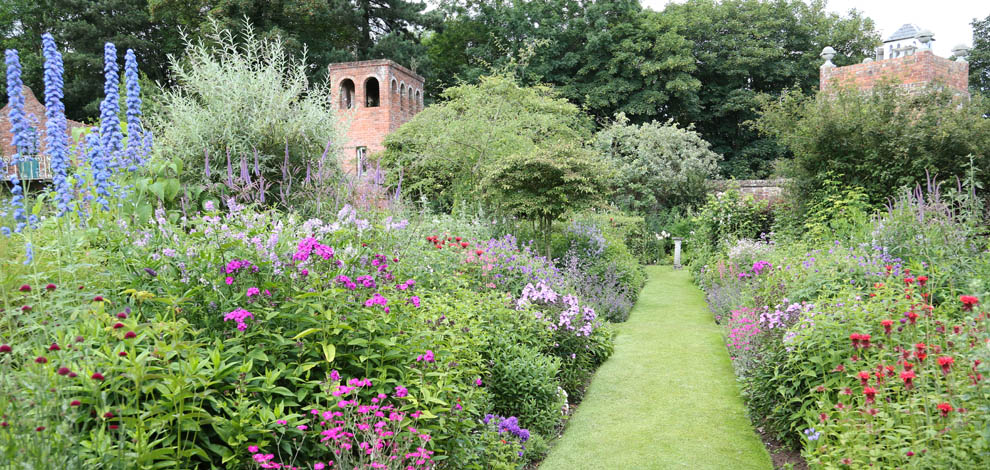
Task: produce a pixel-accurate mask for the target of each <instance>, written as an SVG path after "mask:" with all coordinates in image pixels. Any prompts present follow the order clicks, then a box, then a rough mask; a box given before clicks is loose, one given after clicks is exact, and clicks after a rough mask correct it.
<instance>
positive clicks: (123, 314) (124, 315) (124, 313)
mask: <svg viewBox="0 0 990 470" xmlns="http://www.w3.org/2000/svg"><path fill="white" fill-rule="evenodd" d="M117 318H119V319H121V320H126V319H127V313H126V312H120V313H118V314H117Z"/></svg>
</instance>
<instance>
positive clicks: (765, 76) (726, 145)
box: [657, 0, 879, 178]
mask: <svg viewBox="0 0 990 470" xmlns="http://www.w3.org/2000/svg"><path fill="white" fill-rule="evenodd" d="M668 16H670V17H673V18H667V17H668ZM661 20H663V21H667V22H669V23H670V24H671V26H672V27H673V28H674V31H675V32H676V33H678V34H680V35H681V36H683V37H685V38H686V39H688V40H689V41H690V42H691V44H692V45H693V46H692V56H693V57H694V60H695V64H696V66H697V68H696V70H695V71H694V72H693V73H692V76H693V77H694V78H695V79H697V80H698V81H699V82H700V83H701V87H700V89H698V90H697V98H698V103H697V106H694V107H685V108H684V109H683V112H681V113H677V114H675V115H674V116H673V117H674V118H675V119H676V120H677V121H679V122H681V123H684V124H687V123H694V125H695V128H696V130H697V131H698V132H699V133H700V134H701V135H702V136H703V137H704V138H705V140H707V141H708V142H711V144H712V150H713V151H715V152H717V153H720V154H722V155H724V156H725V160H723V161H722V163H721V166H722V173H723V174H724V175H726V176H733V177H737V178H748V177H764V176H766V175H768V174H769V172H770V171H771V164H772V162H773V161H774V160H775V159H777V158H779V157H781V156H784V150H783V149H782V148H781V147H780V146H778V145H777V143H776V141H775V140H774V139H771V138H767V137H766V136H761V135H759V134H758V133H756V132H755V131H754V130H752V129H750V128H749V127H748V126H745V125H744V124H743V123H744V122H746V121H748V120H751V119H753V118H755V117H756V112H755V108H756V107H757V97H758V96H759V95H760V94H762V93H768V94H772V95H775V94H779V93H780V92H781V91H783V90H784V89H785V88H799V89H801V90H803V91H805V92H810V91H812V90H815V89H817V88H818V66H819V65H820V63H821V59H819V57H818V55H819V53H820V52H821V50H822V48H823V47H825V46H832V47H833V48H835V50H836V51H838V53H839V55H838V57H837V58H836V59H835V63H836V64H837V65H847V64H852V63H858V62H860V61H862V59H863V58H864V57H866V56H870V55H872V54H873V48H874V47H875V46H877V45H879V35H878V34H877V32H876V30H875V29H874V25H873V22H872V21H871V20H870V19H869V18H866V17H864V16H862V14H861V13H859V12H857V11H855V10H853V11H850V12H849V13H848V14H847V15H846V16H840V15H837V14H834V13H829V12H827V11H826V9H825V2H824V1H822V0H815V1H812V2H810V3H806V2H804V1H800V0H772V1H765V0H723V1H718V2H716V1H714V0H689V1H687V2H685V3H683V4H676V3H671V4H669V5H668V6H667V7H666V8H665V9H664V11H663V13H662V15H658V17H657V21H661Z"/></svg>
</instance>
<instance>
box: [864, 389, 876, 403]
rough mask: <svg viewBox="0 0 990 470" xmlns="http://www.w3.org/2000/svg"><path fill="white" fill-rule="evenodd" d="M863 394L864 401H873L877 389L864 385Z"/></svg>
mask: <svg viewBox="0 0 990 470" xmlns="http://www.w3.org/2000/svg"><path fill="white" fill-rule="evenodd" d="M863 395H866V403H867V404H870V403H873V401H874V399H876V397H877V389H875V388H873V387H866V388H864V389H863Z"/></svg>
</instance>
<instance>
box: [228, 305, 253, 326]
mask: <svg viewBox="0 0 990 470" xmlns="http://www.w3.org/2000/svg"><path fill="white" fill-rule="evenodd" d="M248 318H254V315H253V314H252V313H251V312H249V311H247V310H244V309H243V308H239V309H236V310H234V311H232V312H230V313H228V314H227V315H224V317H223V321H225V322H228V321H231V320H233V321H236V322H237V329H238V330H240V331H244V330H246V329H247V323H245V320H246V319H248Z"/></svg>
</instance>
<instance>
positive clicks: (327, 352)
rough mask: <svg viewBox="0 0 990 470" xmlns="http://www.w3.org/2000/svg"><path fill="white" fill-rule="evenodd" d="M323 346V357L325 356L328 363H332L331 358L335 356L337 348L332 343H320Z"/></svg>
mask: <svg viewBox="0 0 990 470" xmlns="http://www.w3.org/2000/svg"><path fill="white" fill-rule="evenodd" d="M322 346H323V357H324V358H326V360H327V362H328V363H331V364H332V363H333V358H335V357H337V348H336V347H334V345H332V344H326V343H322Z"/></svg>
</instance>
